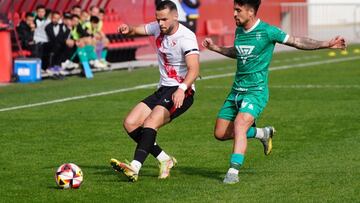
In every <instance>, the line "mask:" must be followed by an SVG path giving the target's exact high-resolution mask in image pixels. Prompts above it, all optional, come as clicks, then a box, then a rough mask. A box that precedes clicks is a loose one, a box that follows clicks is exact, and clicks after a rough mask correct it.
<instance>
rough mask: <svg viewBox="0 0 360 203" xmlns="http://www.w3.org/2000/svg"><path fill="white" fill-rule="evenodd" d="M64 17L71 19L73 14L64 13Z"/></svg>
mask: <svg viewBox="0 0 360 203" xmlns="http://www.w3.org/2000/svg"><path fill="white" fill-rule="evenodd" d="M63 16H64V19H71V17H72V15H71V14H70V13H64V14H63Z"/></svg>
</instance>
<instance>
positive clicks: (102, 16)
mask: <svg viewBox="0 0 360 203" xmlns="http://www.w3.org/2000/svg"><path fill="white" fill-rule="evenodd" d="M104 16H105V10H104V9H103V8H100V12H99V16H98V17H99V18H100V21H104Z"/></svg>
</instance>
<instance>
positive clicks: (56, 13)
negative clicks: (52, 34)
mask: <svg viewBox="0 0 360 203" xmlns="http://www.w3.org/2000/svg"><path fill="white" fill-rule="evenodd" d="M51 15H59V16H61V14H60V12H59V11H52V12H51Z"/></svg>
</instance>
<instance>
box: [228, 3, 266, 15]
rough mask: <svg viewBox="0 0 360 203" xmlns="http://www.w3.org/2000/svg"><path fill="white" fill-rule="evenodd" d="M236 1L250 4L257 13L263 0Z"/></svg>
mask: <svg viewBox="0 0 360 203" xmlns="http://www.w3.org/2000/svg"><path fill="white" fill-rule="evenodd" d="M234 3H235V4H238V5H249V6H250V7H252V8H253V9H254V10H255V14H256V13H257V11H258V10H259V7H260V4H261V0H234Z"/></svg>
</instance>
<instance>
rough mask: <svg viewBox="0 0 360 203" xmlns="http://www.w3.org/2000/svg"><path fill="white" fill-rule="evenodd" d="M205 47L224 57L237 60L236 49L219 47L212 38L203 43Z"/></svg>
mask: <svg viewBox="0 0 360 203" xmlns="http://www.w3.org/2000/svg"><path fill="white" fill-rule="evenodd" d="M202 45H203V47H205V48H207V49H209V50H211V51H214V52H217V53H219V54H222V55H224V56H227V57H230V58H234V59H236V49H235V47H219V46H217V45H216V44H214V42H213V41H212V39H210V38H206V39H205V40H204V41H203V42H202Z"/></svg>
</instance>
